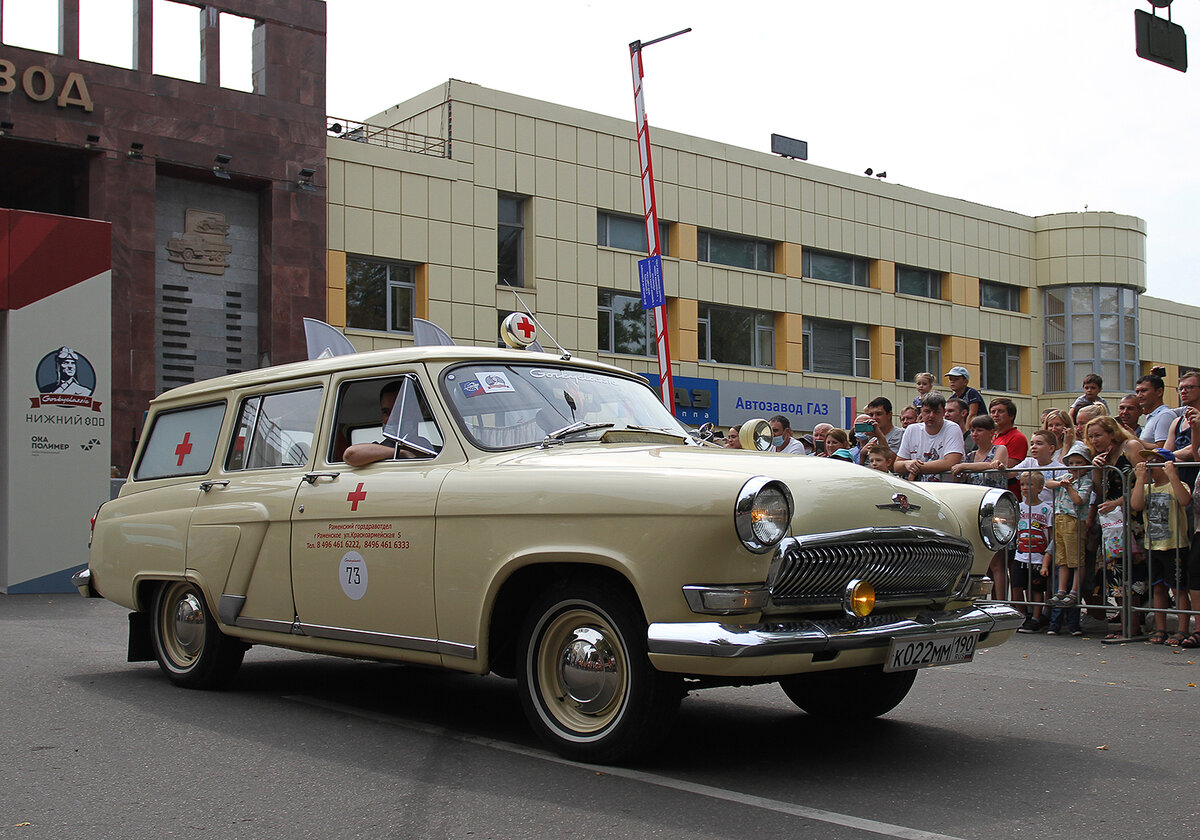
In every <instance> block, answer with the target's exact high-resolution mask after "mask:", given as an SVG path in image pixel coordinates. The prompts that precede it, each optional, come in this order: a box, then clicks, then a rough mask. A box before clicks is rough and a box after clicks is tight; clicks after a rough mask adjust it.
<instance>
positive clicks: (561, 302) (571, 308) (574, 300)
mask: <svg viewBox="0 0 1200 840" xmlns="http://www.w3.org/2000/svg"><path fill="white" fill-rule="evenodd" d="M554 291H555V294H556V297H557V304H558V305H557V313H558V315H559V316H563V315H571V316H574V315H579V314H580V313H581V312H583V311H585V310H584V309H581V307H586V311H587V312H591V313H595V311H596V297H595V293H594V292H593V293H591V294H590V295H589V296H587V297H584V298H583V299H582V300H580V294H579V287H578V286H576V285H575V284H574V283H562V282H556V283H554ZM559 340H560V341H561V340H562V339H559Z"/></svg>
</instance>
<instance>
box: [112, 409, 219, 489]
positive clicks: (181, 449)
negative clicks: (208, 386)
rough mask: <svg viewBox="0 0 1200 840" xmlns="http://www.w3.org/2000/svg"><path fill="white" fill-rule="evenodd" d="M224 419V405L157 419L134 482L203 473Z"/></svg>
mask: <svg viewBox="0 0 1200 840" xmlns="http://www.w3.org/2000/svg"><path fill="white" fill-rule="evenodd" d="M224 417H225V403H224V402H219V403H212V404H210V405H200V406H196V407H194V408H184V409H180V410H179V411H167V412H164V413H162V414H159V415H157V416H156V417H155V418H154V425H153V427H152V428H151V429H150V438H149V440H147V441H146V448H145V450H144V451H143V452H142V460H141V461H139V462H138V465H137V470H136V471H135V473H134V478H135V479H136V480H138V481H143V480H145V479H149V478H170V477H171V476H176V475H204V474H205V473H207V472H208V471H209V469H210V468H211V467H212V462H213V454H214V453H215V452H216V451H217V439H218V437H219V436H220V434H221V421H222V420H223V419H224Z"/></svg>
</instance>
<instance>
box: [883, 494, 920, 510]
mask: <svg viewBox="0 0 1200 840" xmlns="http://www.w3.org/2000/svg"><path fill="white" fill-rule="evenodd" d="M875 507H877V508H879V509H880V510H898V511H900V512H901V513H916V512H917V511H919V510H920V509H921V506H920V505H914V504H911V503H910V502H909V501H908V496H906V495H904V494H903V493H897V494H895V495H894V496H892V503H891V504H890V505H875Z"/></svg>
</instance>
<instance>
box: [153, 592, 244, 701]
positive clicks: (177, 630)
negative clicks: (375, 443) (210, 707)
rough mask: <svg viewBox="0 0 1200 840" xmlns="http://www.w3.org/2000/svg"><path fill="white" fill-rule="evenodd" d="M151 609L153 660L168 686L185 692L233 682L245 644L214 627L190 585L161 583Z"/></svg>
mask: <svg viewBox="0 0 1200 840" xmlns="http://www.w3.org/2000/svg"><path fill="white" fill-rule="evenodd" d="M153 609H154V612H153V614H152V616H151V621H150V638H151V641H152V642H153V644H154V656H155V658H156V659H157V660H158V667H160V668H162V670H163V673H164V674H166V675H167V676H168V677H170V679H171V681H172V682H174V683H175V684H176V685H181V686H184V687H185V688H219V687H220V686H222V685H225V684H226V683H228V682H229V680H230V679H232V678H233V675H234V674H235V673H236V672H237V669H238V666H240V665H241V664H242V657H243V656H244V655H245V653H246V646H245V645H244V644H243V643H241V642H239V641H238V640H236V639H233V638H230V637H229V636H226V635H225V634H224V633H222V632H221V631H220V629H218V627H217V622H216V620H215V619H214V618H213V617H212V613H211V612H209V609H208V605H207V604H205V602H204V595H203V594H202V593H201V592H200V590H199V589H198V588H197V587H196V585H195V584H193V583H189V582H187V581H168V582H167V583H164V584H163V585H162V586H160V587H159V588H158V592H157V593H156V594H155V597H154V608H153Z"/></svg>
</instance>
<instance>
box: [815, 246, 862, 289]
mask: <svg viewBox="0 0 1200 840" xmlns="http://www.w3.org/2000/svg"><path fill="white" fill-rule="evenodd" d="M800 264H801V273H802V274H803V275H804V276H805V277H811V278H813V279H814V280H827V281H829V282H831V283H845V284H846V285H848V286H866V285H867V284H868V272H867V260H866V259H865V258H863V257H851V256H847V255H846V254H831V253H828V252H826V251H813V250H810V249H808V248H805V249H804V251H803V252H802V256H801V258H800Z"/></svg>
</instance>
